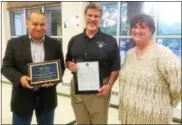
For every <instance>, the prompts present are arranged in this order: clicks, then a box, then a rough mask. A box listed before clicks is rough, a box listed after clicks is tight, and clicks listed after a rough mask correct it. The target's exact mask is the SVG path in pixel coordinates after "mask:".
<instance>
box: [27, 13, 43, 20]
mask: <svg viewBox="0 0 182 125" xmlns="http://www.w3.org/2000/svg"><path fill="white" fill-rule="evenodd" d="M32 14H38V15H42V16H44V17H45V14H44V13H43V12H41V11H32V12H31V13H30V14H29V15H28V17H27V20H30V18H31V16H32Z"/></svg>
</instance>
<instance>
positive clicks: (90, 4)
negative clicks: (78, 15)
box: [84, 3, 102, 15]
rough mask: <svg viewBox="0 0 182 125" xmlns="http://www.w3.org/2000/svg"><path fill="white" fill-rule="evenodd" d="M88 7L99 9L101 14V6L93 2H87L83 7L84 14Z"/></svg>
mask: <svg viewBox="0 0 182 125" xmlns="http://www.w3.org/2000/svg"><path fill="white" fill-rule="evenodd" d="M88 9H97V10H99V11H100V15H102V8H101V7H100V6H99V5H97V4H95V3H89V4H88V5H87V6H86V7H85V11H84V14H85V15H86V14H87V11H88Z"/></svg>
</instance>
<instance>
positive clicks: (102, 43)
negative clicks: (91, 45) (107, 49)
mask: <svg viewBox="0 0 182 125" xmlns="http://www.w3.org/2000/svg"><path fill="white" fill-rule="evenodd" d="M97 45H98V47H99V48H102V47H104V46H105V45H106V44H105V43H104V42H102V41H98V42H97Z"/></svg>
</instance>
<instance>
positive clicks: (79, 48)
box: [66, 30, 120, 78]
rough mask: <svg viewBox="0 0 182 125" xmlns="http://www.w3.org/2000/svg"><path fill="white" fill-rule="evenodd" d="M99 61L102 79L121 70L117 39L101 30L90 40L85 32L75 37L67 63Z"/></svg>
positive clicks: (68, 52)
mask: <svg viewBox="0 0 182 125" xmlns="http://www.w3.org/2000/svg"><path fill="white" fill-rule="evenodd" d="M93 60H97V61H99V65H100V72H101V77H102V78H105V77H107V76H109V75H110V73H111V72H112V71H119V70H120V55H119V47H118V45H117V42H116V39H115V38H114V37H112V36H110V35H107V34H104V33H102V32H101V31H100V30H99V31H98V32H97V33H96V35H95V36H94V37H93V38H91V39H90V38H89V37H88V36H87V35H86V33H85V30H84V31H83V33H80V34H78V35H76V36H73V37H72V38H71V40H70V41H69V44H68V51H67V54H66V61H75V62H76V61H93Z"/></svg>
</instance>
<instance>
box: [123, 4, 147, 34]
mask: <svg viewBox="0 0 182 125" xmlns="http://www.w3.org/2000/svg"><path fill="white" fill-rule="evenodd" d="M143 4H144V2H121V8H120V9H121V11H120V12H121V13H120V35H122V36H129V35H130V23H131V20H132V18H133V17H134V16H136V15H138V14H140V13H142V11H143Z"/></svg>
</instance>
